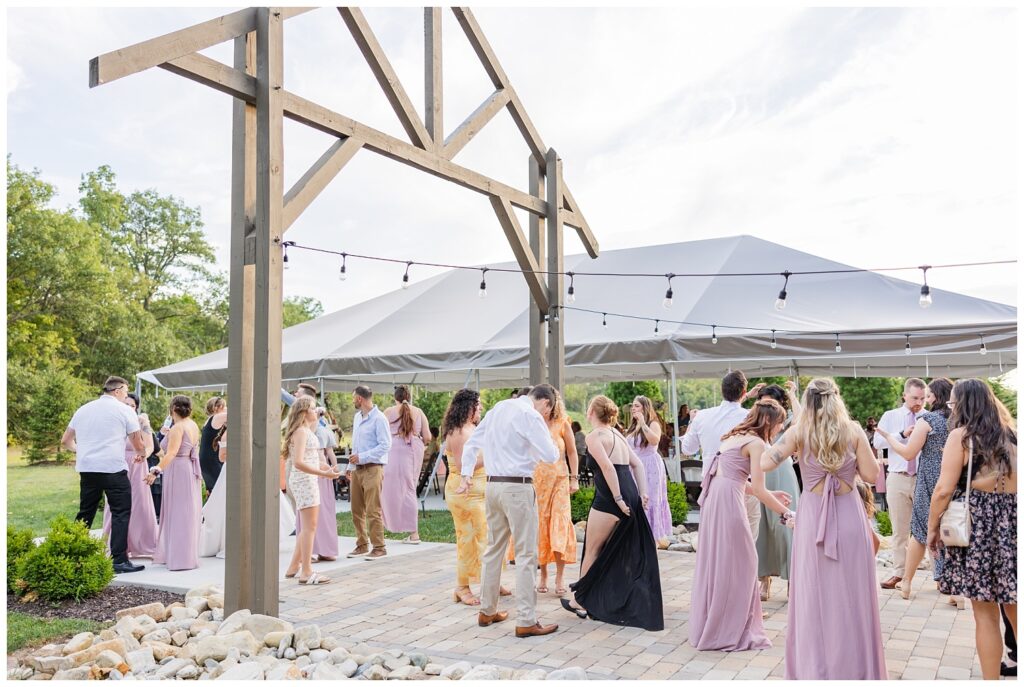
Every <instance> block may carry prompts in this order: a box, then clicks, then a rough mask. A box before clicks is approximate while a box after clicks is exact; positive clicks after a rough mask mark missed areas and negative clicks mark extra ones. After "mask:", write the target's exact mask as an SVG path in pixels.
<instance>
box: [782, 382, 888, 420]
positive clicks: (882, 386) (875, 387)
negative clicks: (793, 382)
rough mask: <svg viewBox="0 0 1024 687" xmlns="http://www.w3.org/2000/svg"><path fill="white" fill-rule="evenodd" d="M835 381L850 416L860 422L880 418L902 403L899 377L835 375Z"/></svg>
mask: <svg viewBox="0 0 1024 687" xmlns="http://www.w3.org/2000/svg"><path fill="white" fill-rule="evenodd" d="M835 382H836V384H837V385H838V386H839V392H840V394H842V397H843V401H844V402H845V403H846V409H847V410H848V411H849V412H850V417H851V418H853V419H854V420H857V421H858V422H860V423H861V424H864V423H865V422H866V421H867V419H868V418H869V417H873V418H875V419H878V418H880V417H881V416H882V413H884V412H885V411H887V410H890V409H892V408H895V407H896V406H898V405H900V403H902V401H901V400H900V398H901V395H902V393H903V379H902V378H901V377H858V378H853V377H836V378H835ZM801 388H803V387H802V386H801Z"/></svg>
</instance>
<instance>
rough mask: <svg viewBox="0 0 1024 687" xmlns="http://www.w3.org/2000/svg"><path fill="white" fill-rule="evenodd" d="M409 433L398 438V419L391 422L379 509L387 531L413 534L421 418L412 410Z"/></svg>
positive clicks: (416, 519)
mask: <svg viewBox="0 0 1024 687" xmlns="http://www.w3.org/2000/svg"><path fill="white" fill-rule="evenodd" d="M412 413H413V427H412V434H410V435H409V436H408V437H402V436H399V433H398V422H399V421H398V418H395V419H394V420H392V421H391V451H390V452H389V453H388V462H387V464H386V465H385V466H384V482H383V484H382V485H381V489H380V507H381V511H382V512H383V515H384V528H385V529H386V530H388V531H389V532H415V531H416V530H417V528H418V518H417V506H418V503H417V500H416V483H417V482H418V481H419V478H420V469H421V468H422V467H423V451H424V448H425V447H424V445H423V437H422V436H420V432H421V431H422V429H423V416H422V414H420V413H419V412H418V411H417V410H416V409H413V411H412Z"/></svg>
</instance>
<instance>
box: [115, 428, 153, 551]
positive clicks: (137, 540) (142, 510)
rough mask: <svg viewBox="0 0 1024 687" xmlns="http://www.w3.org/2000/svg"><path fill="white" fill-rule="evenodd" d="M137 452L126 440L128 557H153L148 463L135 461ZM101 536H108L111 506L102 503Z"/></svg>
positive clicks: (151, 498) (151, 502)
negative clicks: (129, 490)
mask: <svg viewBox="0 0 1024 687" xmlns="http://www.w3.org/2000/svg"><path fill="white" fill-rule="evenodd" d="M137 454H138V451H136V450H135V447H134V446H132V442H131V440H130V439H129V440H128V441H126V442H125V445H124V462H125V464H126V466H127V468H128V481H129V482H131V485H132V512H131V516H130V519H129V520H128V557H129V558H152V557H153V553H154V552H155V551H156V541H157V531H158V529H159V526H158V525H157V522H156V508H155V507H154V505H153V493H152V492H151V491H150V489H149V485H148V484H146V482H145V480H146V475H148V474H149V464H148V463H147V462H146V461H142V462H141V463H136V462H135V460H134V459H135V456H136V455H137ZM103 536H104V538H107V540H108V541H109V537H110V505H109V504H106V503H104V504H103Z"/></svg>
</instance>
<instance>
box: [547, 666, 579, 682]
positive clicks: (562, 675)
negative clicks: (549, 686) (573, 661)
mask: <svg viewBox="0 0 1024 687" xmlns="http://www.w3.org/2000/svg"><path fill="white" fill-rule="evenodd" d="M548 679H549V680H586V679H587V671H585V670H583V668H575V667H573V668H562V669H561V670H552V671H551V672H550V673H548Z"/></svg>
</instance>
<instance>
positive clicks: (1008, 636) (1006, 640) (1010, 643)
mask: <svg viewBox="0 0 1024 687" xmlns="http://www.w3.org/2000/svg"><path fill="white" fill-rule="evenodd" d="M999 614H1000V615H1001V616H1003V644H1005V645H1006V656H1007V658H1009V659H1010V660H1011V661H1013V662H1014V663H1016V662H1017V638H1016V637H1014V636H1013V625H1011V624H1010V619H1009V618H1007V617H1006V611H1004V610H1003V605H1002V604H999Z"/></svg>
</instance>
